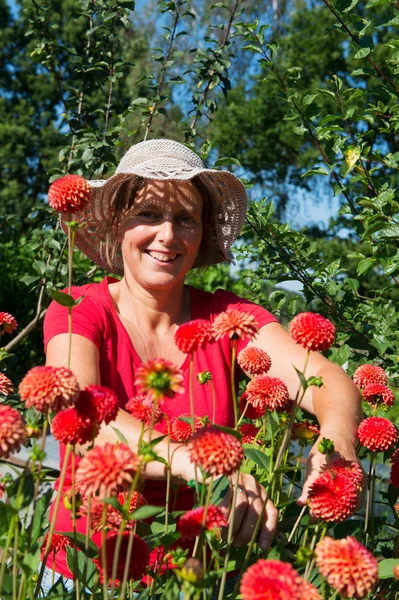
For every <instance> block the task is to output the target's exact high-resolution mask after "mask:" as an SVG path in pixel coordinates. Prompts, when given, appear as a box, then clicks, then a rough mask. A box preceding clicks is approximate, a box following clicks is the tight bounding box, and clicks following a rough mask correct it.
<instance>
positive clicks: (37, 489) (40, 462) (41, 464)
mask: <svg viewBox="0 0 399 600" xmlns="http://www.w3.org/2000/svg"><path fill="white" fill-rule="evenodd" d="M47 428H48V415H46V419H45V421H44V424H43V431H42V440H41V444H40V454H41V455H43V452H44V448H45V447H46V439H47ZM33 467H34V465H33V464H32V470H33ZM42 467H43V460H42V458H40V461H39V464H38V467H37V473H36V481H35V489H34V492H33V508H32V514H35V509H36V504H37V496H38V494H39V487H40V475H41V472H42ZM31 536H32V527H30V528H29V535H28V548H30V542H31Z"/></svg>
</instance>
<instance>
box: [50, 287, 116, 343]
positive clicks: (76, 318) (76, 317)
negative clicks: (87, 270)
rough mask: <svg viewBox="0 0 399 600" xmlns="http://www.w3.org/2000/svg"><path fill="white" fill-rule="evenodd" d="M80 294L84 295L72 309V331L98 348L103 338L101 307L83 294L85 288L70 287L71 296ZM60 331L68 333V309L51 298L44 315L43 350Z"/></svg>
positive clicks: (76, 296)
mask: <svg viewBox="0 0 399 600" xmlns="http://www.w3.org/2000/svg"><path fill="white" fill-rule="evenodd" d="M64 291H66V290H64ZM82 295H83V296H84V298H83V300H82V301H81V302H80V303H79V304H78V305H77V306H74V307H73V309H72V333H77V334H79V335H82V336H83V337H85V338H87V339H88V340H90V341H91V342H93V343H94V344H95V345H96V346H97V348H98V349H100V346H101V341H102V338H103V335H102V333H103V322H104V318H103V309H102V308H101V305H100V304H99V303H98V302H96V301H95V300H94V299H92V298H90V296H87V295H86V294H85V290H82V288H78V287H75V288H72V291H71V296H73V297H74V298H75V300H76V299H77V298H79V297H80V296H82ZM60 333H68V309H67V308H66V307H65V306H61V304H58V302H56V301H55V300H53V302H51V304H50V306H49V307H48V309H47V312H46V315H45V317H44V324H43V337H44V350H45V352H46V351H47V344H48V343H49V341H50V340H51V338H53V337H54V336H55V335H58V334H60Z"/></svg>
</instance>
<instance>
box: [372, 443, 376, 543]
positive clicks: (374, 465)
mask: <svg viewBox="0 0 399 600" xmlns="http://www.w3.org/2000/svg"><path fill="white" fill-rule="evenodd" d="M372 462H373V472H372V483H371V552H373V553H374V537H375V536H374V534H375V531H374V506H375V483H376V467H377V454H375V456H374V459H373V461H372Z"/></svg>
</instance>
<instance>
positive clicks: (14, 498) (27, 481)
mask: <svg viewBox="0 0 399 600" xmlns="http://www.w3.org/2000/svg"><path fill="white" fill-rule="evenodd" d="M20 487H21V488H22V489H20ZM7 494H8V497H9V500H10V505H11V506H12V507H13V508H15V509H16V510H21V509H22V508H25V507H26V506H29V504H30V503H31V501H32V500H33V494H34V483H33V476H32V474H31V473H28V474H26V473H22V475H21V476H20V477H18V478H17V479H14V481H13V482H12V483H11V485H10V487H9V488H8V490H7Z"/></svg>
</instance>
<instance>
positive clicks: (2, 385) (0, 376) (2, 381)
mask: <svg viewBox="0 0 399 600" xmlns="http://www.w3.org/2000/svg"><path fill="white" fill-rule="evenodd" d="M13 391H14V386H13V384H12V381H11V379H8V377H6V376H5V375H4V373H0V396H9V395H10V394H12V393H13Z"/></svg>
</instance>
